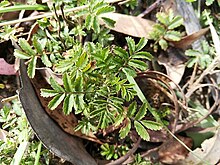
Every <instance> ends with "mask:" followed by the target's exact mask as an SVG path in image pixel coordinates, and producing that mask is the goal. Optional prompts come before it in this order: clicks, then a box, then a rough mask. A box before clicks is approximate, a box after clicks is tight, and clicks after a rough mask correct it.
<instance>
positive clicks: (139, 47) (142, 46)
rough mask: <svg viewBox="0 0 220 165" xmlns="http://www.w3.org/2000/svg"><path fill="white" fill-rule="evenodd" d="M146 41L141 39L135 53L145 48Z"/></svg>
mask: <svg viewBox="0 0 220 165" xmlns="http://www.w3.org/2000/svg"><path fill="white" fill-rule="evenodd" d="M147 41H148V40H147V39H146V38H141V39H140V41H139V42H138V44H137V45H136V46H135V51H136V52H138V51H140V50H141V49H143V48H144V47H145V46H146V44H147Z"/></svg>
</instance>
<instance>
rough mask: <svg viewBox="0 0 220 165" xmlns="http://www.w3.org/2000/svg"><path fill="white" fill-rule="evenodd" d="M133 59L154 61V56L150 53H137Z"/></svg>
mask: <svg viewBox="0 0 220 165" xmlns="http://www.w3.org/2000/svg"><path fill="white" fill-rule="evenodd" d="M132 58H133V59H147V60H152V59H153V56H152V55H151V54H150V53H149V52H137V53H135V54H134V55H133V56H132Z"/></svg>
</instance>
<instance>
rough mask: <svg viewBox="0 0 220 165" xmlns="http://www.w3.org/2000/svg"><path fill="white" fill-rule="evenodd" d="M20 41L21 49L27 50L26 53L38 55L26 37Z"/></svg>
mask: <svg viewBox="0 0 220 165" xmlns="http://www.w3.org/2000/svg"><path fill="white" fill-rule="evenodd" d="M18 43H19V45H20V47H21V49H22V50H24V51H25V53H27V54H29V55H30V56H35V55H36V52H35V51H34V50H33V49H32V48H31V46H30V44H29V43H28V42H27V41H26V40H25V39H24V38H20V39H19V40H18Z"/></svg>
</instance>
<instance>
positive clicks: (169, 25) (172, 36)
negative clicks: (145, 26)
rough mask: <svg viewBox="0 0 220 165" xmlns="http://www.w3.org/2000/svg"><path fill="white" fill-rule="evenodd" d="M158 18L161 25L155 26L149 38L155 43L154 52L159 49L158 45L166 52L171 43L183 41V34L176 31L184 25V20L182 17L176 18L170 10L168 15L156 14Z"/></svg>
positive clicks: (163, 13)
mask: <svg viewBox="0 0 220 165" xmlns="http://www.w3.org/2000/svg"><path fill="white" fill-rule="evenodd" d="M156 17H157V19H158V21H159V23H157V24H155V25H154V26H153V31H152V32H151V33H150V34H149V36H150V38H151V39H153V40H154V41H155V43H154V51H157V49H158V45H157V44H159V46H160V47H161V48H162V49H163V50H166V49H167V48H168V42H169V41H179V40H180V39H181V37H182V36H181V33H180V32H179V31H177V30H175V29H176V28H178V27H179V26H181V25H182V24H183V18H182V17H181V16H174V13H173V11H172V10H169V11H168V12H167V13H165V12H159V13H157V14H156Z"/></svg>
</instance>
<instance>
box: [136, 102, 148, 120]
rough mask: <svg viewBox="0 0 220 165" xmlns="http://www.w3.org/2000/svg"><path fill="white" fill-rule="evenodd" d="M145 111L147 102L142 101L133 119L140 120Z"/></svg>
mask: <svg viewBox="0 0 220 165" xmlns="http://www.w3.org/2000/svg"><path fill="white" fill-rule="evenodd" d="M146 113H147V103H143V104H142V106H141V108H140V109H139V111H138V113H137V114H136V116H135V120H141V119H142V118H143V117H144V116H145V115H146Z"/></svg>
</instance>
